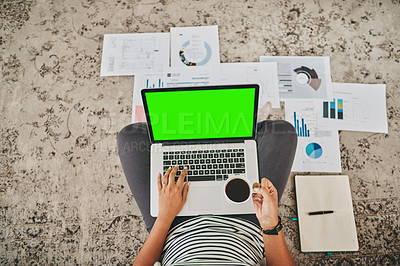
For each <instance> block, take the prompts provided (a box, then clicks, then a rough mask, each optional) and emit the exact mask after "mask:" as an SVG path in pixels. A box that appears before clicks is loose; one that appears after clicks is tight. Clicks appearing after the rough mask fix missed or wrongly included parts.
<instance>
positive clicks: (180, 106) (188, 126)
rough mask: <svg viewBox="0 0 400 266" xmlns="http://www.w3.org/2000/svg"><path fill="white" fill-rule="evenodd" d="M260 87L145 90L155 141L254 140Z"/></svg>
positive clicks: (150, 130) (143, 95)
mask: <svg viewBox="0 0 400 266" xmlns="http://www.w3.org/2000/svg"><path fill="white" fill-rule="evenodd" d="M258 89H259V87H258V85H254V84H251V85H235V86H212V87H210V86H207V87H189V88H166V89H143V90H142V97H143V103H144V107H145V112H146V119H147V123H148V127H149V133H150V137H151V140H152V142H165V141H181V140H207V139H231V138H243V139H250V138H254V134H255V130H254V129H255V128H254V127H255V124H256V121H257V108H258V107H257V103H258Z"/></svg>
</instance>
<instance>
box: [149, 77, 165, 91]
mask: <svg viewBox="0 0 400 266" xmlns="http://www.w3.org/2000/svg"><path fill="white" fill-rule="evenodd" d="M145 87H146V89H148V88H164V82H163V81H162V80H161V79H154V80H153V79H146V81H145Z"/></svg>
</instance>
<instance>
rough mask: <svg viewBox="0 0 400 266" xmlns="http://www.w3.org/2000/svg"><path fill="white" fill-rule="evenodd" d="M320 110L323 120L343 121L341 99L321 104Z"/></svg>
mask: <svg viewBox="0 0 400 266" xmlns="http://www.w3.org/2000/svg"><path fill="white" fill-rule="evenodd" d="M322 110H323V114H322V116H323V117H324V118H331V119H336V118H337V119H341V120H343V99H337V101H336V99H333V101H332V102H323V108H322ZM336 110H337V112H336Z"/></svg>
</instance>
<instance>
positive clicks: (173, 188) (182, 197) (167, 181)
mask: <svg viewBox="0 0 400 266" xmlns="http://www.w3.org/2000/svg"><path fill="white" fill-rule="evenodd" d="M177 171H178V166H177V165H176V166H175V167H174V168H173V169H172V168H171V167H170V168H169V169H168V170H167V172H166V173H165V175H164V176H163V177H162V178H161V173H159V174H158V182H157V183H158V218H159V219H164V220H166V221H167V222H171V223H172V221H173V220H174V219H175V217H176V215H177V214H178V213H179V212H180V211H181V210H182V207H183V205H184V204H185V202H186V198H187V194H188V191H189V184H190V182H186V183H185V185H183V181H184V180H185V175H186V172H187V168H186V167H185V168H184V169H183V171H182V173H181V174H180V175H179V178H178V181H177V182H176V183H175V175H176V172H177ZM182 186H183V189H182Z"/></svg>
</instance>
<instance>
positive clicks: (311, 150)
mask: <svg viewBox="0 0 400 266" xmlns="http://www.w3.org/2000/svg"><path fill="white" fill-rule="evenodd" d="M306 154H307V155H308V157H310V158H312V159H318V158H319V157H321V156H322V147H321V145H319V144H318V143H315V142H312V143H310V144H308V145H307V147H306Z"/></svg>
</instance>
